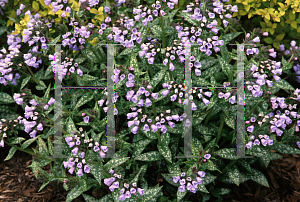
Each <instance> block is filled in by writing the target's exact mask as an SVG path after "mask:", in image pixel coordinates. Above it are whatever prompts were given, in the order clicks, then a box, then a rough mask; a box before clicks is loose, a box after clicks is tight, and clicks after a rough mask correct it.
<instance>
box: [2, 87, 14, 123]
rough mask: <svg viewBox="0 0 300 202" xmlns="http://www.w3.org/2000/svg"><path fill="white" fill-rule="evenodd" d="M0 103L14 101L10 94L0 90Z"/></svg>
mask: <svg viewBox="0 0 300 202" xmlns="http://www.w3.org/2000/svg"><path fill="white" fill-rule="evenodd" d="M0 103H4V104H9V103H15V101H14V99H13V98H12V96H11V95H9V94H8V93H4V92H0ZM1 118H2V117H1Z"/></svg>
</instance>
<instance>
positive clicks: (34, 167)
mask: <svg viewBox="0 0 300 202" xmlns="http://www.w3.org/2000/svg"><path fill="white" fill-rule="evenodd" d="M28 167H29V168H31V169H32V172H33V174H34V176H35V177H36V178H37V177H38V174H39V169H40V167H39V163H38V162H36V161H34V160H33V161H32V163H31V165H30V166H28Z"/></svg>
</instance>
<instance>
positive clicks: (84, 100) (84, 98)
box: [74, 92, 94, 109]
mask: <svg viewBox="0 0 300 202" xmlns="http://www.w3.org/2000/svg"><path fill="white" fill-rule="evenodd" d="M93 97H94V95H92V94H91V93H90V92H88V93H86V94H85V95H83V96H82V97H81V98H80V99H79V101H78V102H77V104H76V106H75V108H74V109H77V108H78V107H81V106H82V105H84V104H85V103H87V102H89V101H91V100H92V99H93Z"/></svg>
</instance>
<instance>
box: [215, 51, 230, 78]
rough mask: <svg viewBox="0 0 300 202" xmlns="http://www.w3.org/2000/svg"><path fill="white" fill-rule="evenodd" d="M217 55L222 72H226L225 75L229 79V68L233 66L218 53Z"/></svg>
mask: <svg viewBox="0 0 300 202" xmlns="http://www.w3.org/2000/svg"><path fill="white" fill-rule="evenodd" d="M217 56H218V59H219V62H220V65H221V67H222V70H223V72H224V73H225V74H226V76H227V77H228V79H229V77H230V73H231V70H232V68H233V67H232V65H230V64H228V63H227V62H226V61H225V60H224V59H223V58H222V57H221V56H219V55H217Z"/></svg>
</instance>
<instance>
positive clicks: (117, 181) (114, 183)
mask: <svg viewBox="0 0 300 202" xmlns="http://www.w3.org/2000/svg"><path fill="white" fill-rule="evenodd" d="M109 173H110V174H113V177H110V178H106V179H104V184H105V185H106V186H108V187H109V190H110V191H111V192H113V191H114V190H115V189H118V188H121V187H122V189H121V190H120V193H121V195H120V196H119V197H118V199H119V200H121V201H125V199H127V198H131V195H132V194H133V195H135V196H136V194H137V192H138V193H139V194H140V195H141V196H143V195H144V194H145V191H144V189H141V188H137V184H136V183H135V182H134V183H131V185H130V183H126V182H127V181H128V180H122V176H121V175H118V174H116V173H115V171H114V170H113V169H110V170H109Z"/></svg>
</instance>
